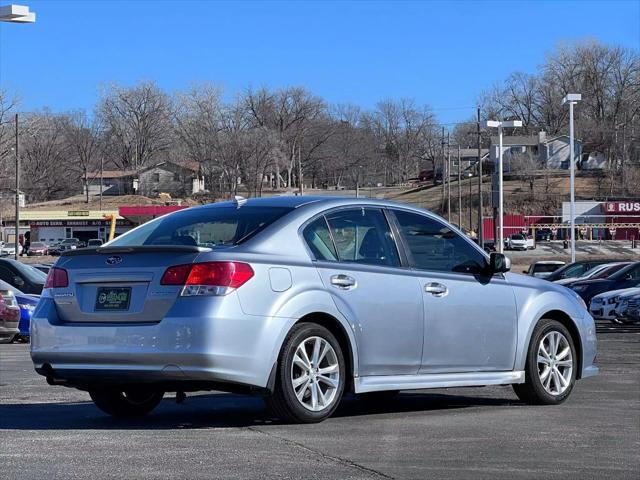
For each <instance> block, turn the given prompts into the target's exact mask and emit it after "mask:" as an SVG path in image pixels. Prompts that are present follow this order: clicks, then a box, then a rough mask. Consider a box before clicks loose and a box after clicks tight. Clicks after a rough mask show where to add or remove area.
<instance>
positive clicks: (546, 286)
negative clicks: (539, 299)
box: [505, 272, 573, 298]
mask: <svg viewBox="0 0 640 480" xmlns="http://www.w3.org/2000/svg"><path fill="white" fill-rule="evenodd" d="M505 278H506V279H507V281H508V282H509V283H517V284H518V285H524V286H526V287H531V288H536V289H538V290H546V291H554V292H559V293H562V294H563V295H568V296H569V297H571V298H573V292H570V291H569V290H568V289H567V288H566V287H563V286H562V285H558V284H557V283H554V282H549V281H547V280H543V279H542V278H540V277H533V276H531V275H521V274H519V273H511V272H508V273H506V274H505Z"/></svg>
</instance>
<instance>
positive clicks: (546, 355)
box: [538, 342, 551, 362]
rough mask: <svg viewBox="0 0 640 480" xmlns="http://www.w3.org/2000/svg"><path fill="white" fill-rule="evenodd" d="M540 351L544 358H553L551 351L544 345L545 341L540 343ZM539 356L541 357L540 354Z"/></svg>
mask: <svg viewBox="0 0 640 480" xmlns="http://www.w3.org/2000/svg"><path fill="white" fill-rule="evenodd" d="M538 353H542V356H543V357H544V358H546V359H547V360H551V357H550V356H549V352H547V349H546V348H545V347H544V342H542V343H540V348H539V349H538ZM538 358H540V356H539V355H538ZM538 362H540V360H538Z"/></svg>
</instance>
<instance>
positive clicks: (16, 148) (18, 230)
mask: <svg viewBox="0 0 640 480" xmlns="http://www.w3.org/2000/svg"><path fill="white" fill-rule="evenodd" d="M15 154H16V198H15V200H16V228H15V235H16V239H15V252H14V258H15V259H16V260H18V254H19V253H20V252H19V251H18V250H19V248H20V155H19V153H18V114H17V113H16V145H15Z"/></svg>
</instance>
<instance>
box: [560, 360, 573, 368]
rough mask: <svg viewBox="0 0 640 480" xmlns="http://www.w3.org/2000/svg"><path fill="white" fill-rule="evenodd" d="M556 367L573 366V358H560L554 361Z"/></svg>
mask: <svg viewBox="0 0 640 480" xmlns="http://www.w3.org/2000/svg"><path fill="white" fill-rule="evenodd" d="M556 367H573V360H562V361H560V362H556Z"/></svg>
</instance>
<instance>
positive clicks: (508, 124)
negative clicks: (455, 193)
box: [486, 120, 522, 253]
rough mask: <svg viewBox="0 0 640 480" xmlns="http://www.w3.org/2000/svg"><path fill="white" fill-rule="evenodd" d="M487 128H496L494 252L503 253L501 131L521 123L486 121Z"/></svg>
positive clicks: (517, 121)
mask: <svg viewBox="0 0 640 480" xmlns="http://www.w3.org/2000/svg"><path fill="white" fill-rule="evenodd" d="M486 126H487V127H497V128H498V238H497V241H496V243H497V245H496V250H497V251H498V252H499V253H503V252H504V183H503V171H502V170H503V161H502V129H503V127H511V128H514V127H521V126H522V121H520V120H509V121H497V120H487V122H486Z"/></svg>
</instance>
